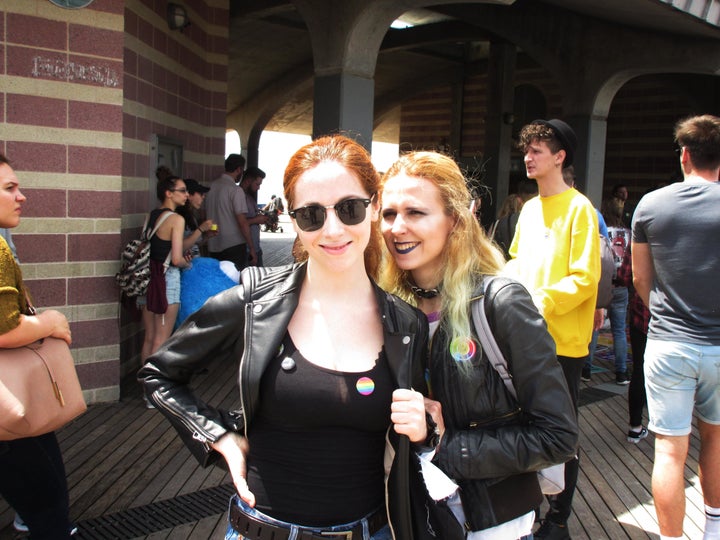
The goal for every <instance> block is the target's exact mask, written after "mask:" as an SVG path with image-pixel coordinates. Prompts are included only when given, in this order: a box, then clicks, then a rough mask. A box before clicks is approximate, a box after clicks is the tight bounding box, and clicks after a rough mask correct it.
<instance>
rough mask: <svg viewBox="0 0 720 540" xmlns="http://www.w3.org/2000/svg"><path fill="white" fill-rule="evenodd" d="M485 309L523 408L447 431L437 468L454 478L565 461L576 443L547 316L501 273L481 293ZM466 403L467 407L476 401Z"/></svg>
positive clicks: (498, 474)
mask: <svg viewBox="0 0 720 540" xmlns="http://www.w3.org/2000/svg"><path fill="white" fill-rule="evenodd" d="M486 313H487V316H488V321H489V323H490V327H491V329H492V330H493V334H494V336H495V339H496V340H497V342H498V345H499V347H500V350H501V351H502V353H503V355H504V356H505V358H506V359H507V361H508V369H509V370H510V373H511V374H512V376H513V383H514V386H515V389H516V391H517V395H518V402H519V403H518V404H519V406H520V409H521V411H520V414H518V415H517V417H516V419H515V421H509V422H499V423H496V424H494V425H493V427H486V428H482V427H470V426H468V428H467V429H458V430H448V431H446V433H445V435H444V437H443V439H442V442H441V445H440V451H439V452H438V454H437V456H436V460H437V462H438V464H439V466H440V467H441V468H442V469H443V470H444V471H445V472H446V473H447V474H449V475H450V476H451V477H453V478H456V479H490V478H498V477H505V476H510V475H514V474H518V473H521V472H527V471H535V470H538V469H541V468H544V467H547V466H549V465H552V464H555V463H563V462H565V461H567V460H568V459H570V458H571V457H572V456H574V455H575V453H576V449H577V444H578V434H579V431H578V424H577V417H576V414H575V410H574V407H573V404H572V401H571V399H570V395H569V393H568V389H567V384H566V382H565V377H564V375H563V372H562V369H561V367H560V364H559V363H558V361H557V357H556V352H555V344H554V342H553V339H552V337H551V336H550V334H549V333H548V331H547V326H546V324H545V321H544V319H543V318H542V316H541V315H540V314H539V313H538V311H537V309H536V308H535V306H534V305H533V302H532V298H531V297H530V294H529V293H528V292H527V290H526V289H525V288H524V287H523V286H522V285H521V284H520V283H518V282H516V281H513V280H509V279H505V278H495V279H494V280H493V282H492V286H491V287H489V290H488V291H487V292H486ZM483 356H484V360H485V361H487V357H485V355H483ZM578 361H580V360H578ZM491 372H492V373H493V375H497V373H495V371H494V370H493V369H492V368H491ZM497 377H498V380H499V375H498V376H497ZM466 398H467V396H458V397H457V399H466ZM508 399H512V398H511V397H510V396H509V395H508ZM466 408H467V410H470V411H472V409H473V403H468V404H466ZM446 424H447V422H446Z"/></svg>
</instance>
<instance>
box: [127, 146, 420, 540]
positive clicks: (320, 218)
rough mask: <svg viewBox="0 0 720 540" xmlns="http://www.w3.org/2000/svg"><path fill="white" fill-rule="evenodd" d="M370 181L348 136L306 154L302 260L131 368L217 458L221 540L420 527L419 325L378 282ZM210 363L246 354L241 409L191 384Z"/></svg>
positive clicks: (206, 312) (237, 295)
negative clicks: (207, 399) (230, 484)
mask: <svg viewBox="0 0 720 540" xmlns="http://www.w3.org/2000/svg"><path fill="white" fill-rule="evenodd" d="M378 183H379V178H378V175H377V173H376V171H375V168H374V167H373V165H372V163H371V161H370V157H369V155H368V153H367V151H366V150H365V149H364V148H363V147H362V146H360V145H359V144H357V143H356V142H354V141H352V140H350V139H347V138H345V137H341V136H335V137H324V138H320V139H318V140H316V141H314V142H312V143H310V144H308V145H306V146H304V147H302V148H300V149H299V150H298V151H297V152H296V153H295V155H293V157H292V158H291V159H290V163H289V164H288V166H287V168H286V170H285V178H284V189H285V198H286V199H287V201H288V208H289V209H291V210H290V211H289V212H288V213H289V215H290V217H291V219H292V223H293V226H294V228H295V231H296V233H297V235H298V239H299V242H300V244H301V248H300V249H299V252H298V254H299V256H300V258H301V262H298V263H296V264H293V265H289V266H284V267H275V268H272V267H271V268H267V267H266V268H263V267H248V268H246V269H245V270H244V271H243V273H242V278H241V285H240V286H238V287H234V288H232V289H230V290H228V291H225V292H223V293H221V294H219V295H217V296H215V297H213V298H211V299H210V300H208V302H207V303H206V304H205V305H204V306H203V307H202V308H201V309H200V310H199V311H198V312H196V313H195V314H193V315H191V316H190V317H189V318H188V319H187V321H186V322H185V323H184V324H183V325H182V326H181V327H180V329H179V330H178V331H177V332H176V333H175V335H174V336H173V337H171V338H170V340H169V341H168V342H167V343H166V344H165V345H164V346H163V347H161V348H160V350H159V351H157V353H155V354H154V355H153V356H152V357H150V359H149V360H148V363H147V364H146V365H145V367H144V368H142V369H141V371H140V374H139V377H140V379H141V380H143V381H144V384H145V391H146V393H147V396H148V398H149V399H150V400H152V401H153V403H155V405H156V406H157V408H158V409H159V410H160V411H161V412H162V413H163V414H165V415H166V416H167V418H168V420H170V422H171V423H172V424H173V425H174V426H175V427H176V429H177V430H178V432H179V433H180V435H181V437H182V438H183V439H184V440H185V442H186V444H187V445H188V447H189V448H190V450H191V451H192V452H193V453H194V454H195V456H196V457H197V458H198V459H199V460H200V461H201V463H208V462H209V461H211V460H212V459H215V458H217V457H219V456H222V457H223V458H224V459H225V461H226V463H227V466H228V468H229V470H230V472H231V474H232V477H233V481H234V483H235V487H236V489H237V495H235V496H234V497H233V499H232V501H231V504H230V526H229V527H228V534H227V538H231V539H235V538H245V539H247V540H257V539H260V538H262V539H265V538H270V537H271V536H272V537H274V538H288V537H289V538H308V539H314V538H349V537H350V535H351V534H352V537H353V538H356V539H360V540H370V539H372V540H385V539H389V538H394V539H408V540H409V539H411V538H413V537H414V530H413V524H412V514H411V511H410V507H409V500H410V487H409V483H410V481H411V477H410V475H411V469H412V464H411V460H410V458H411V455H410V451H411V450H410V448H411V447H410V441H412V442H418V443H424V442H425V441H426V439H427V437H428V424H427V419H426V416H425V410H424V404H423V395H422V394H421V393H420V392H422V391H423V390H424V389H425V382H424V376H423V370H424V362H423V360H424V357H425V354H426V350H427V349H426V347H427V322H426V320H425V317H424V316H423V315H422V313H420V312H419V311H417V310H415V309H413V308H411V307H410V306H408V305H407V304H405V303H404V302H402V301H400V300H399V299H397V298H395V297H393V296H391V295H389V294H387V293H386V292H384V291H382V290H381V289H380V288H379V287H378V286H377V285H376V284H375V283H374V278H375V277H376V276H377V273H378V265H379V262H380V253H381V238H380V235H379V231H378V229H377V225H376V223H377V219H378V202H377V196H376V193H377V190H378ZM213 358H217V359H219V360H220V361H223V362H238V360H239V383H240V401H241V403H240V405H241V407H240V409H239V410H237V411H220V410H217V409H215V408H213V407H211V406H210V405H208V404H206V403H204V402H202V401H201V400H200V399H199V398H198V397H197V396H196V395H194V394H193V392H192V391H191V389H190V388H189V386H188V383H189V381H190V378H191V377H192V375H193V373H195V372H197V371H198V370H199V369H202V368H204V367H205V366H206V365H207V363H208V361H209V360H210V359H213ZM411 388H412V389H413V390H411ZM386 442H387V443H388V444H390V445H391V448H389V450H390V449H391V450H392V451H391V452H390V451H388V452H386ZM386 460H387V461H386ZM386 467H387V468H386ZM386 473H387V474H386ZM273 535H274V536H273Z"/></svg>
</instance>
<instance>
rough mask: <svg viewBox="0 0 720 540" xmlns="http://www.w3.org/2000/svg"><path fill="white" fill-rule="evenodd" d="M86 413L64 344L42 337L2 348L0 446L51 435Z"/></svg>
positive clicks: (0, 354) (59, 340)
mask: <svg viewBox="0 0 720 540" xmlns="http://www.w3.org/2000/svg"><path fill="white" fill-rule="evenodd" d="M86 410H87V405H86V404H85V400H84V398H83V394H82V389H81V388H80V381H79V380H78V376H77V372H76V371H75V363H74V362H73V357H72V354H70V347H69V346H68V344H67V343H66V342H65V341H63V340H62V339H58V338H52V337H46V338H44V339H41V340H38V341H36V342H34V343H31V344H30V345H25V346H24V347H18V348H16V349H0V441H11V440H14V439H20V438H23V437H34V436H37V435H42V434H43V433H48V432H50V431H54V430H56V429H59V428H61V427H62V426H64V425H65V424H67V423H68V422H70V421H71V420H73V419H74V418H77V417H78V416H79V415H81V414H82V413H83V412H85V411H86Z"/></svg>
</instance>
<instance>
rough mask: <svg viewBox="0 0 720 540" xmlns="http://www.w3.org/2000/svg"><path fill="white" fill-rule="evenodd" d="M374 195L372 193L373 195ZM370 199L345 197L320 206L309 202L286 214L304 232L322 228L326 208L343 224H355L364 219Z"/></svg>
mask: <svg viewBox="0 0 720 540" xmlns="http://www.w3.org/2000/svg"><path fill="white" fill-rule="evenodd" d="M373 196H374V195H373ZM371 201H372V199H345V200H344V201H340V202H338V203H335V204H330V205H328V206H322V205H321V204H310V205H308V206H302V207H300V208H296V209H295V210H290V211H289V212H288V215H289V216H290V217H291V218H293V219H294V220H295V222H296V223H297V225H298V227H300V229H302V230H303V231H305V232H312V231H317V230H320V229H322V226H323V225H324V224H325V219H326V218H327V209H328V208H333V209H334V210H335V213H336V214H337V217H338V219H339V220H340V221H342V222H343V223H344V224H345V225H357V224H358V223H362V222H363V220H364V219H365V215H366V213H367V212H366V211H365V210H366V209H367V207H368V205H369V204H370V202H371Z"/></svg>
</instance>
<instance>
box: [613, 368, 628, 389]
mask: <svg viewBox="0 0 720 540" xmlns="http://www.w3.org/2000/svg"><path fill="white" fill-rule="evenodd" d="M615 384H619V385H621V386H625V385H626V384H630V377H628V372H627V371H618V372H616V373H615Z"/></svg>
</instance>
